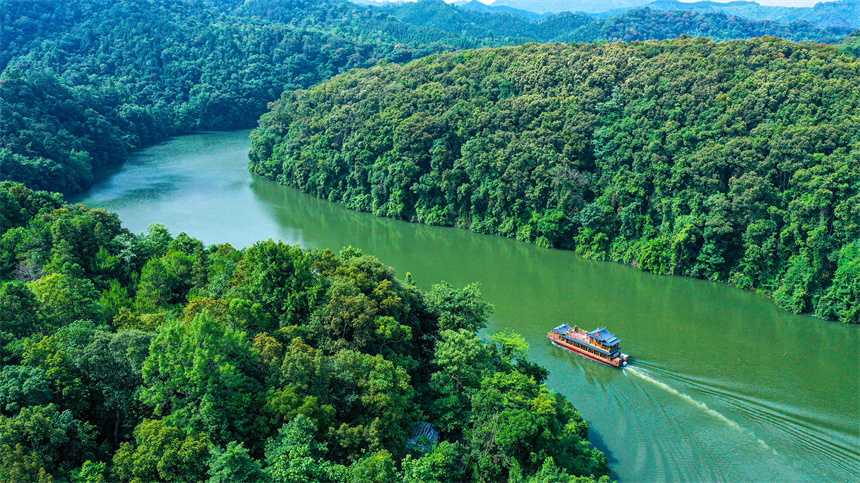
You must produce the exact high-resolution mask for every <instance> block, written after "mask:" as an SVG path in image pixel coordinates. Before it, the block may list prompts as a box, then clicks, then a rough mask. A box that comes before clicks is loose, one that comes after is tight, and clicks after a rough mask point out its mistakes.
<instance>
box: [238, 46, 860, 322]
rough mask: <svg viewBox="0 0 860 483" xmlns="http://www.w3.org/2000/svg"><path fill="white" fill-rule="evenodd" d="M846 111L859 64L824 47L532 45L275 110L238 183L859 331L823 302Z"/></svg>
mask: <svg viewBox="0 0 860 483" xmlns="http://www.w3.org/2000/svg"><path fill="white" fill-rule="evenodd" d="M858 108H860V62H859V61H858V59H857V58H856V57H854V56H851V55H847V54H841V53H840V52H839V50H838V48H836V47H828V46H822V45H806V44H797V43H794V42H789V41H786V40H782V39H777V38H772V37H766V38H761V39H753V40H749V41H732V42H722V43H720V42H714V41H711V40H707V39H701V38H700V39H692V38H681V39H677V40H672V41H662V42H656V41H649V42H633V43H629V44H627V43H616V44H579V45H560V44H543V45H537V44H528V45H525V46H522V47H515V48H500V49H480V50H474V51H466V52H462V53H457V54H442V55H436V56H431V57H428V58H425V59H421V60H418V61H413V62H411V63H408V64H405V65H394V64H389V65H384V66H377V67H374V68H371V69H367V70H357V71H354V72H351V73H348V74H344V75H341V76H338V77H335V78H334V79H332V80H330V81H327V82H324V83H322V84H320V85H318V86H315V87H313V88H311V89H307V90H299V91H294V92H290V93H286V94H285V95H284V96H283V98H282V99H281V100H280V101H279V102H277V103H275V104H274V105H273V107H272V110H271V112H270V113H268V114H267V115H265V116H264V117H263V119H262V120H261V125H260V128H259V129H257V130H256V131H254V133H253V134H252V138H253V147H252V152H251V164H250V166H251V170H252V171H253V172H254V173H257V174H260V175H263V176H265V177H267V178H270V179H274V180H277V181H278V182H280V183H283V184H286V185H289V186H293V187H296V188H299V189H301V190H303V191H306V192H308V193H311V194H313V195H315V196H318V197H321V198H325V199H328V200H331V201H338V202H342V203H344V204H345V205H346V206H347V207H349V208H352V209H357V210H362V211H369V212H373V213H374V214H376V215H379V216H388V217H393V218H398V219H402V220H409V221H417V222H421V223H429V224H438V225H452V226H458V227H462V228H467V229H470V230H473V231H475V232H478V233H488V234H500V235H504V236H508V237H515V238H517V239H519V240H523V241H529V242H534V243H537V244H539V245H542V246H547V247H558V248H566V249H572V250H576V251H577V252H578V253H581V254H583V255H584V256H586V257H590V258H595V259H600V260H615V261H621V262H624V263H629V264H633V265H635V266H638V267H639V268H641V269H643V270H647V271H651V272H655V273H660V274H674V275H687V276H693V277H700V278H707V279H710V280H718V281H724V282H728V283H732V284H734V285H737V286H739V287H741V288H748V289H755V290H758V291H761V292H763V293H767V294H773V297H774V300H775V301H776V303H777V304H779V305H780V306H781V307H784V308H786V309H788V310H791V311H793V312H796V313H801V312H814V313H815V314H816V315H818V316H821V317H826V318H835V319H839V320H843V321H846V322H855V323H856V322H858V319H857V316H856V313H853V312H850V311H846V310H845V309H836V308H834V305H833V304H834V303H837V300H852V299H851V298H850V296H849V295H847V294H849V293H854V292H852V290H853V289H850V288H848V286H847V285H846V284H848V285H851V284H852V283H853V282H849V281H848V279H849V278H850V277H846V276H845V275H844V274H846V273H848V272H850V271H851V270H852V269H851V268H849V267H851V266H853V264H854V255H853V254H854V253H855V251H853V250H852V249H849V248H847V245H849V244H851V243H853V242H854V241H856V240H857V239H860V204H858V203H860V194H858V193H860V162H858V161H860V135H858V133H860V123H858V118H857V116H856V115H855V113H856V112H858ZM852 273H853V272H852ZM837 274H839V276H837ZM836 294H843V295H836ZM845 297H848V299H845ZM855 297H856V296H855ZM838 304H840V305H839V306H840V307H843V306H844V305H842V302H838ZM839 314H841V315H839ZM852 314H853V315H852Z"/></svg>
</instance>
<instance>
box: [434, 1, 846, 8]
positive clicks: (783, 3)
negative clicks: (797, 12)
mask: <svg viewBox="0 0 860 483" xmlns="http://www.w3.org/2000/svg"><path fill="white" fill-rule="evenodd" d="M445 1H446V2H448V3H453V2H455V1H456V0H445ZM478 1H479V2H482V3H486V4H491V3H493V0H478ZM680 1H682V2H695V1H698V0H680ZM711 1H713V2H719V3H726V2H730V1H733V0H711ZM752 1H755V2H757V3H759V4H761V5H780V6H783V7H811V6H813V5H815V4H816V3H823V2H832V1H835V0H752Z"/></svg>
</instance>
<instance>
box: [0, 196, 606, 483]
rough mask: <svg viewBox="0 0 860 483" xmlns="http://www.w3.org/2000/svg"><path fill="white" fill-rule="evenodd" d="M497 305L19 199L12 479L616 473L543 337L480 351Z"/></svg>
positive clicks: (10, 199)
mask: <svg viewBox="0 0 860 483" xmlns="http://www.w3.org/2000/svg"><path fill="white" fill-rule="evenodd" d="M491 310H492V307H491V306H490V305H489V304H487V303H486V302H484V301H483V300H482V299H481V295H480V291H479V290H478V288H477V287H476V286H474V285H470V286H467V287H464V288H461V289H458V288H453V287H451V286H450V285H447V284H444V283H443V284H441V285H436V286H434V287H433V288H432V289H430V290H429V291H426V292H422V291H420V290H419V289H417V288H416V287H415V285H414V284H413V283H412V281H411V280H410V278H409V275H408V274H407V275H406V279H405V280H400V279H398V278H395V276H394V273H393V270H392V269H390V268H389V267H385V266H383V265H382V264H380V262H379V261H378V260H377V259H376V258H374V257H372V256H369V255H365V254H362V253H361V252H359V251H358V250H355V249H352V248H347V249H344V250H343V251H342V252H340V253H339V254H334V253H331V252H330V251H328V250H304V249H301V248H298V247H291V246H289V245H284V244H282V243H278V242H274V241H271V240H270V241H264V242H259V243H257V244H255V245H254V246H252V247H250V248H247V249H244V250H236V249H234V248H233V247H231V246H230V245H229V244H223V245H216V246H210V247H206V246H203V244H202V243H201V242H199V241H197V240H195V239H192V238H190V237H188V236H187V235H185V234H179V235H178V236H176V237H173V236H171V235H170V234H169V233H168V232H167V231H166V230H165V229H164V228H163V227H161V226H153V227H152V228H150V230H149V232H148V233H146V234H144V235H133V234H131V233H129V232H128V231H127V230H125V229H124V228H122V226H121V223H120V220H119V219H118V218H117V216H116V214H113V213H109V212H106V211H104V210H99V209H88V208H86V207H84V206H81V205H74V206H72V205H64V204H63V202H62V199H61V198H60V197H59V196H58V195H54V194H49V193H46V192H35V191H31V190H29V189H27V188H24V187H23V186H21V185H14V184H10V183H8V182H6V183H0V481H7V482H50V481H73V482H104V481H121V482H125V481H133V482H152V481H185V482H192V481H210V482H224V483H227V482H230V483H236V482H243V481H244V482H249V483H250V482H254V483H259V482H266V481H272V482H279V483H282V482H306V481H320V482H326V481H330V482H379V483H391V482H399V481H402V482H414V483H419V482H420V483H432V482H440V483H443V482H449V481H486V482H490V481H493V482H495V481H507V480H508V479H509V478H510V479H511V481H522V482H535V483H537V482H543V483H548V482H565V483H568V482H569V481H572V480H571V475H577V476H579V475H584V476H586V477H585V478H582V479H576V481H581V482H585V481H594V480H593V479H592V478H588V477H587V476H588V475H594V476H595V477H600V476H602V475H606V474H607V473H608V468H607V466H606V458H605V457H604V456H603V454H602V453H600V452H599V451H597V450H594V449H591V448H590V445H589V443H588V437H587V435H588V425H587V424H586V423H585V422H584V421H583V419H582V417H581V416H580V414H579V413H578V412H577V411H576V410H575V409H574V408H573V406H572V405H571V403H570V402H569V401H568V400H567V399H565V398H564V397H563V396H561V395H559V394H555V393H553V392H551V391H549V390H547V388H546V385H545V384H544V383H543V381H544V379H545V378H546V376H547V374H548V372H547V371H546V369H544V368H543V367H540V366H538V365H536V364H534V363H532V362H530V361H529V360H528V355H527V346H526V344H525V342H524V340H523V339H522V338H521V337H520V336H518V335H516V334H513V333H499V334H496V335H493V336H490V337H489V339H482V338H479V337H477V336H476V332H477V331H478V330H480V329H482V328H483V327H484V326H485V325H486V322H487V316H488V315H489V313H490V311H491ZM421 421H424V422H427V423H430V424H432V427H433V428H435V430H436V431H438V432H439V436H438V441H437V442H434V441H432V440H431V439H427V438H417V439H413V440H412V441H411V442H410V441H409V439H410V438H412V437H413V429H414V428H415V427H416V425H417V424H418V423H419V422H421ZM536 474H537V476H535V475H536ZM601 481H603V480H601Z"/></svg>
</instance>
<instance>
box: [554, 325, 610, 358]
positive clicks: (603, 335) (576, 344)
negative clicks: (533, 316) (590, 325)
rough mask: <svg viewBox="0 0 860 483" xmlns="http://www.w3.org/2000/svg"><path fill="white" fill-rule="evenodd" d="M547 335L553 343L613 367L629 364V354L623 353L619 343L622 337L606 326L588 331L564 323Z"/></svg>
mask: <svg viewBox="0 0 860 483" xmlns="http://www.w3.org/2000/svg"><path fill="white" fill-rule="evenodd" d="M547 337H548V338H549V340H551V341H552V343H553V344H555V345H557V346H559V347H563V348H565V349H567V350H569V351H571V352H576V353H577V354H579V355H581V356H585V357H588V358H589V359H592V360H595V361H597V362H602V363H604V364H606V365H610V366H613V367H624V366H626V365H627V354H623V353H622V352H621V347H619V345H618V344H619V343H620V342H621V339H619V338H617V337H615V334H613V333H611V332H609V331H608V330H606V328H599V329H597V330H594V331H592V332H588V331H586V330H583V329H580V328H579V327H577V326H573V327H571V326H569V325H568V324H562V325H559V326H558V327H556V328H554V329H552V330H551V331H550V332H549V334H547Z"/></svg>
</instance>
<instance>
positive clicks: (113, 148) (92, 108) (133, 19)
mask: <svg viewBox="0 0 860 483" xmlns="http://www.w3.org/2000/svg"><path fill="white" fill-rule="evenodd" d="M0 19H2V21H0V28H2V32H0V69H2V74H0V112H2V113H3V116H1V117H0V179H8V180H14V181H18V182H23V183H25V184H26V185H27V186H30V187H32V188H38V189H51V190H55V191H63V192H74V191H77V190H79V189H81V188H82V187H85V186H87V185H88V184H89V183H90V181H91V180H92V175H93V169H94V168H98V167H101V166H105V165H109V164H112V163H117V162H120V161H122V160H123V159H124V157H125V155H126V154H127V153H129V152H130V151H131V150H133V149H136V148H139V147H141V146H145V145H148V144H152V143H154V142H157V141H160V140H163V139H165V138H166V137H168V136H171V135H176V134H181V133H188V132H192V131H196V130H217V129H233V128H237V127H251V126H253V125H254V123H255V122H256V120H257V118H258V117H259V116H260V115H261V114H263V113H264V112H265V110H266V107H267V103H268V102H271V101H274V100H276V99H277V98H278V97H279V96H280V94H281V93H282V92H283V91H289V90H294V89H298V88H307V87H310V86H311V85H314V84H316V83H318V82H320V81H322V80H325V79H328V78H330V77H332V76H334V75H336V74H338V73H341V72H344V71H346V70H349V69H352V68H356V67H369V66H372V65H375V64H376V63H377V62H379V61H391V62H405V61H409V60H412V59H416V58H420V57H423V56H425V55H428V54H432V53H439V52H446V51H455V50H460V49H467V48H474V47H480V46H502V45H518V44H523V43H526V42H530V41H550V40H552V41H565V42H568V41H595V40H609V41H612V40H641V39H649V38H667V37H675V36H678V35H680V34H692V35H709V36H713V37H715V38H735V37H752V36H760V35H766V34H767V35H780V36H784V37H789V38H793V39H796V40H799V39H812V40H816V41H827V42H831V41H836V40H838V39H840V38H842V37H844V36H845V35H847V34H848V33H849V31H847V30H844V29H841V30H840V29H838V28H837V29H819V28H816V27H812V26H811V25H808V24H802V23H796V24H792V25H790V26H786V25H780V24H774V23H767V22H750V21H745V20H742V19H738V18H733V17H726V16H725V15H723V14H677V13H665V12H655V11H650V10H637V11H633V12H630V13H627V14H625V15H623V16H622V17H618V18H613V19H608V20H607V19H603V20H598V19H593V18H591V17H588V16H585V15H573V14H560V15H554V16H550V17H548V18H545V19H542V20H541V21H539V22H528V21H525V20H523V19H521V18H519V17H515V16H512V15H509V14H493V15H490V14H486V13H481V12H475V11H468V10H463V9H457V8H455V7H452V6H449V5H446V4H444V3H442V2H441V1H432V2H419V3H417V4H410V5H404V6H401V7H397V8H392V9H376V8H370V7H363V6H359V5H355V4H352V3H349V2H346V1H345V0H326V1H311V0H291V1H281V0H248V1H239V0H188V1H175V0H174V1H168V0H163V1H148V0H120V1H116V2H104V1H98V0H76V1H71V2H56V1H52V0H26V1H24V0H0Z"/></svg>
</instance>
